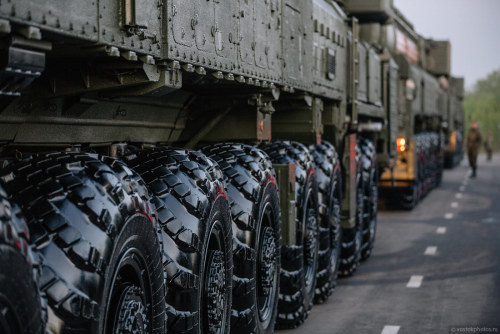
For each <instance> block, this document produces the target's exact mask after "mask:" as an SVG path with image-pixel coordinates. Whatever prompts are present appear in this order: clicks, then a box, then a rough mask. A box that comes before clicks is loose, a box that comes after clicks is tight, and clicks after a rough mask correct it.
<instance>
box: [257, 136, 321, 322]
mask: <svg viewBox="0 0 500 334" xmlns="http://www.w3.org/2000/svg"><path fill="white" fill-rule="evenodd" d="M261 148H262V149H263V150H264V151H265V152H266V153H267V154H268V155H269V157H270V158H271V161H272V162H273V163H276V164H290V163H294V164H295V181H296V183H295V200H296V203H297V204H296V206H297V219H296V224H297V231H296V232H297V233H296V235H297V240H296V244H295V245H292V246H285V245H282V247H281V274H280V296H279V303H278V319H277V323H276V326H277V328H295V327H298V326H299V325H300V324H302V323H303V322H304V321H305V319H307V317H308V316H309V312H310V310H311V308H312V305H313V300H314V292H315V289H316V272H317V268H318V251H319V223H318V185H317V181H316V171H315V169H314V165H313V159H312V157H311V155H310V153H309V151H308V149H307V147H305V146H304V145H302V144H300V143H297V142H280V141H277V142H273V143H270V144H266V145H263V146H262V147H261Z"/></svg>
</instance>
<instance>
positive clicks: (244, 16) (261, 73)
mask: <svg viewBox="0 0 500 334" xmlns="http://www.w3.org/2000/svg"><path fill="white" fill-rule="evenodd" d="M239 26H240V29H239V42H238V46H239V47H238V50H239V51H238V62H239V64H238V66H239V69H240V71H241V73H242V74H243V75H245V76H250V77H254V78H258V79H261V80H269V81H272V82H275V83H278V82H280V79H281V54H282V53H281V0H266V1H256V0H240V8H239Z"/></svg>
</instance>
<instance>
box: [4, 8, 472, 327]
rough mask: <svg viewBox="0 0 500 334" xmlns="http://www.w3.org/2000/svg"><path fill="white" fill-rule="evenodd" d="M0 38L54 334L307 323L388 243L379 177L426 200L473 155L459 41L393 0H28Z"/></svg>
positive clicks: (10, 12)
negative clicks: (417, 20) (447, 172)
mask: <svg viewBox="0 0 500 334" xmlns="http://www.w3.org/2000/svg"><path fill="white" fill-rule="evenodd" d="M0 34H1V38H2V43H1V46H0V55H1V59H2V62H1V63H0V83H1V85H0V105H1V112H0V142H1V151H2V153H1V158H2V161H3V165H2V166H3V169H2V170H1V171H0V183H1V186H2V188H3V189H5V191H6V196H5V199H6V201H8V202H9V203H13V204H15V205H16V206H18V207H19V208H20V213H19V219H20V220H22V221H23V223H25V224H26V226H27V228H25V229H24V230H26V231H29V234H30V238H29V239H27V240H26V244H27V245H28V244H29V245H30V247H31V248H33V251H34V254H35V255H34V256H35V257H36V258H37V259H39V260H40V261H39V263H38V262H37V263H36V266H35V267H36V269H37V270H38V269H39V270H40V277H39V280H37V281H35V282H33V283H34V286H33V287H32V288H33V290H38V291H40V292H41V293H40V299H41V302H40V304H39V305H38V304H37V305H36V307H37V308H38V309H37V310H36V311H37V312H38V311H40V314H42V315H45V314H46V315H47V317H45V316H41V317H40V318H41V320H40V322H41V324H40V325H41V326H45V328H46V330H47V331H48V332H49V333H69V332H95V333H103V332H120V333H136V332H141V333H142V332H147V333H165V332H168V333H228V332H239V333H242V332H244V333H271V332H273V331H274V328H275V326H276V327H279V328H293V327H297V326H299V325H300V324H301V323H302V322H303V321H305V320H306V318H307V316H308V314H309V312H310V309H311V307H312V306H313V304H314V303H321V302H324V301H325V300H327V299H328V298H329V296H330V295H331V293H332V292H333V290H334V288H335V285H336V281H337V276H338V274H340V275H344V276H349V275H352V274H353V273H354V272H355V271H356V269H357V267H358V265H359V263H360V261H361V260H365V259H367V258H368V257H370V255H371V254H372V250H373V247H374V243H375V232H376V223H377V201H378V191H379V188H378V185H380V186H381V187H382V190H383V191H384V193H385V192H387V191H391V192H392V191H394V190H396V191H398V193H400V194H403V195H404V196H403V198H404V201H405V203H406V204H405V205H409V206H411V205H412V204H414V203H415V202H416V199H417V198H418V196H419V194H420V193H421V192H425V191H427V190H428V189H430V187H431V184H430V183H429V182H431V181H432V182H434V183H438V182H439V178H440V173H441V167H442V163H443V156H444V148H445V146H444V145H445V144H446V145H447V146H446V154H447V159H448V160H449V159H451V161H454V162H456V159H457V157H458V156H459V155H460V150H459V149H458V147H460V140H461V139H460V138H461V136H460V134H461V131H462V130H463V125H462V124H463V113H462V109H461V105H460V101H461V98H462V97H463V94H460V87H462V88H463V82H461V81H460V79H454V78H452V77H451V76H450V73H449V48H450V46H449V43H447V42H436V41H430V40H425V39H423V38H422V37H420V36H419V35H418V34H417V33H416V32H415V31H414V29H413V27H412V26H411V24H410V23H409V22H407V20H406V19H405V18H404V17H403V16H402V14H400V13H399V12H398V11H397V10H396V9H395V8H393V6H392V3H391V1H388V0H385V1H382V0H380V1H363V0H346V1H331V0H306V1H304V0H264V1H257V0H239V1H233V0H214V1H206V0H165V1H153V0H120V1H111V0H97V1H93V2H85V1H83V2H82V1H75V0H72V1H61V0H44V1H33V0H16V1H12V0H11V1H2V2H1V3H0ZM462 90H463V89H462ZM195 149H196V150H195ZM448 160H447V161H448ZM414 195H415V196H414ZM9 226H10V225H9ZM22 231H23V229H19V231H17V232H18V233H21V232H22ZM23 240H24V239H23ZM11 274H12V273H8V275H11ZM9 277H10V276H9ZM12 277H14V276H12ZM25 279H29V281H32V280H33V279H32V277H25ZM37 298H38V297H37ZM9 303H10V301H9ZM2 305H3V304H2ZM9 305H10V304H9ZM9 307H10V306H9ZM45 309H46V310H45ZM18 311H19V310H17V309H16V308H12V307H11V308H9V310H8V312H6V313H5V314H7V315H8V317H9V319H8V321H2V322H0V323H1V325H0V326H4V327H5V328H4V327H0V331H5V332H9V331H11V330H14V329H13V327H12V326H13V325H12V324H17V323H20V321H22V319H19V316H20V314H21V313H19V312H18ZM45 318H46V319H45Z"/></svg>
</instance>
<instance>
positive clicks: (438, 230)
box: [436, 226, 446, 234]
mask: <svg viewBox="0 0 500 334" xmlns="http://www.w3.org/2000/svg"><path fill="white" fill-rule="evenodd" d="M436 233H437V234H445V233H446V227H444V226H440V227H438V228H437V230H436Z"/></svg>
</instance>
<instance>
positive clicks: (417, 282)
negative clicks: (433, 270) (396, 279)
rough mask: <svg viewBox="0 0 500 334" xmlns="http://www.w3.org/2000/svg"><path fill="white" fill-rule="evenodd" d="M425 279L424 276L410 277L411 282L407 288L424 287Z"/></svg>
mask: <svg viewBox="0 0 500 334" xmlns="http://www.w3.org/2000/svg"><path fill="white" fill-rule="evenodd" d="M423 279H424V276H421V275H413V276H412V277H410V280H409V281H408V284H406V287H407V288H420V286H421V285H422V280H423Z"/></svg>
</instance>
